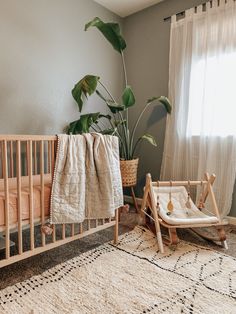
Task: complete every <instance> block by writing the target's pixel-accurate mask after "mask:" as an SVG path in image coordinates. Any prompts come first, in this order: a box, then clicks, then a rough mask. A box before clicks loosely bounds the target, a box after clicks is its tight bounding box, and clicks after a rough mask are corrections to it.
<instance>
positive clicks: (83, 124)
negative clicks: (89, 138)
mask: <svg viewBox="0 0 236 314" xmlns="http://www.w3.org/2000/svg"><path fill="white" fill-rule="evenodd" d="M99 115H100V112H96V113H89V114H83V115H81V116H80V118H79V120H76V121H73V122H71V123H70V124H69V126H68V128H67V134H71V133H72V134H82V133H88V132H89V129H90V127H91V126H92V125H93V124H94V123H96V122H97V121H98V119H99Z"/></svg>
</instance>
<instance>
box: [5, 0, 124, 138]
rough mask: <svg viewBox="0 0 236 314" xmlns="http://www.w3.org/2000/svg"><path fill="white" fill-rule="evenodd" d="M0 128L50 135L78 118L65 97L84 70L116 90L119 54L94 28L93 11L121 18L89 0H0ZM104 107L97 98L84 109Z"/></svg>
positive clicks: (115, 91)
mask: <svg viewBox="0 0 236 314" xmlns="http://www.w3.org/2000/svg"><path fill="white" fill-rule="evenodd" d="M0 7H1V10H0V47H1V53H0V108H1V111H0V133H18V134H55V133H58V132H61V131H62V128H63V127H64V126H65V124H66V123H67V122H69V121H72V120H75V119H76V118H77V117H78V113H77V112H78V111H77V106H76V104H75V103H74V100H73V98H72V96H71V89H72V88H73V86H74V84H75V83H76V82H77V81H78V80H79V79H80V78H81V77H82V76H83V75H85V74H88V73H90V74H93V73H94V74H98V75H100V76H101V77H103V78H104V82H106V83H107V85H108V86H109V87H110V88H111V90H112V91H113V93H114V94H115V95H117V94H118V92H119V91H120V88H121V84H122V76H121V74H120V72H119V69H120V59H119V56H118V54H117V53H115V52H114V51H113V49H112V47H110V46H109V44H108V43H107V42H106V41H105V40H104V39H103V38H102V36H101V34H99V33H98V32H97V31H96V30H95V29H94V30H92V29H91V30H89V31H88V32H84V25H85V23H86V22H88V21H89V20H90V19H92V18H94V17H95V16H99V17H101V18H103V19H105V20H114V21H118V22H120V21H121V20H120V19H119V18H118V17H117V16H116V15H114V14H112V13H111V12H109V11H108V10H106V9H104V8H103V7H101V6H100V5H98V4H97V3H95V2H93V1H92V0H69V1H68V0H50V1H49V0H40V1H38V0H20V1H19V0H0ZM101 108H104V106H103V105H102V104H101V102H100V101H99V100H98V99H97V98H92V99H91V100H89V104H88V108H87V111H91V110H94V111H95V112H96V111H99V109H101Z"/></svg>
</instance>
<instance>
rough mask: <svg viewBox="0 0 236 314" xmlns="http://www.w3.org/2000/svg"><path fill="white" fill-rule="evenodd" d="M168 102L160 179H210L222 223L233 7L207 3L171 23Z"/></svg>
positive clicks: (230, 155) (228, 184)
mask: <svg viewBox="0 0 236 314" xmlns="http://www.w3.org/2000/svg"><path fill="white" fill-rule="evenodd" d="M169 98H170V100H171V101H172V103H173V105H174V110H173V113H172V114H171V115H170V116H169V117H168V121H167V126H166V138H165V149H164V154H163V161H162V169H161V178H162V179H167V180H169V179H172V180H174V179H196V178H198V179H200V178H202V177H203V174H204V172H206V171H208V172H210V173H215V174H216V176H217V178H216V182H215V184H214V185H215V186H214V190H215V193H216V198H217V201H218V206H219V209H220V212H221V215H222V217H223V216H226V215H227V214H228V213H229V211H230V207H231V203H232V193H233V188H234V182H235V174H236V2H235V1H233V0H227V3H225V0H221V1H220V2H219V3H218V1H217V0H216V1H212V7H211V6H210V3H209V2H208V3H207V4H206V7H205V10H204V11H203V7H202V6H199V7H198V8H197V12H195V9H190V10H188V11H186V15H185V18H184V19H182V20H179V21H176V17H172V21H171V41H170V71H169Z"/></svg>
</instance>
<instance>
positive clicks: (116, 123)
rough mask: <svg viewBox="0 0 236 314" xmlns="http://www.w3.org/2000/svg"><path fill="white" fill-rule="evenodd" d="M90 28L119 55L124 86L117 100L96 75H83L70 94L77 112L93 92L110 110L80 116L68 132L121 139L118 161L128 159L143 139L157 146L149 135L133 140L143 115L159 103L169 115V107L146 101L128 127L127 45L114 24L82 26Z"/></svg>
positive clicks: (164, 99) (162, 98) (130, 97)
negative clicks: (113, 136) (107, 112)
mask: <svg viewBox="0 0 236 314" xmlns="http://www.w3.org/2000/svg"><path fill="white" fill-rule="evenodd" d="M91 27H95V28H97V29H98V30H99V31H100V32H101V33H102V34H103V36H104V37H105V38H106V39H107V40H108V42H109V43H110V44H111V45H112V47H113V48H114V49H115V50H116V51H117V53H119V54H120V56H121V64H122V69H123V72H124V85H125V86H124V90H123V92H122V97H121V99H122V100H121V101H118V100H117V99H115V98H114V97H113V95H112V94H111V92H110V91H109V90H108V88H107V87H106V86H105V85H104V83H103V82H102V80H101V78H100V77H99V76H97V75H91V74H89V75H86V76H85V77H83V78H82V79H81V80H80V81H79V82H78V83H76V84H75V86H74V88H73V90H72V95H73V97H74V99H75V101H76V102H77V104H78V108H79V112H82V110H83V107H84V106H85V100H86V98H87V97H88V96H91V95H92V94H94V93H96V94H97V96H98V97H99V98H101V99H102V100H103V101H104V103H105V105H106V106H107V107H108V108H109V111H110V114H102V113H100V112H95V113H89V114H82V115H80V118H79V119H78V120H76V121H73V122H71V123H70V124H69V125H68V127H67V133H68V134H69V133H72V134H81V133H87V132H90V131H94V132H100V133H103V134H112V135H116V136H118V137H119V140H120V141H119V143H120V157H121V159H125V160H131V159H133V158H134V156H135V152H136V149H137V147H138V145H139V144H140V143H141V142H142V141H143V140H146V141H148V142H149V143H150V144H152V145H154V146H156V145H157V144H156V141H155V139H154V137H153V136H152V135H150V134H144V135H143V136H141V137H139V138H138V139H136V138H135V132H136V130H137V128H138V125H139V122H140V119H141V118H142V116H143V114H144V112H145V111H146V110H147V108H148V107H149V106H150V105H152V104H153V103H155V102H159V103H161V104H162V105H163V106H164V107H165V109H166V111H167V112H168V113H170V112H171V104H170V102H169V100H168V99H167V97H165V96H160V97H152V98H150V99H148V100H147V102H146V104H145V105H144V107H143V108H142V109H141V112H140V114H139V115H138V118H137V121H136V123H135V124H134V126H133V127H132V128H130V123H129V108H131V107H133V106H134V105H135V96H134V93H133V91H132V88H131V86H130V85H129V84H128V78H127V72H126V65H125V59H124V50H125V48H126V42H125V40H124V38H123V37H122V35H121V30H120V26H119V24H117V23H104V22H103V21H102V20H101V19H100V18H98V17H96V18H94V19H93V20H92V21H90V22H89V23H87V24H86V25H85V31H87V30H88V29H89V28H91Z"/></svg>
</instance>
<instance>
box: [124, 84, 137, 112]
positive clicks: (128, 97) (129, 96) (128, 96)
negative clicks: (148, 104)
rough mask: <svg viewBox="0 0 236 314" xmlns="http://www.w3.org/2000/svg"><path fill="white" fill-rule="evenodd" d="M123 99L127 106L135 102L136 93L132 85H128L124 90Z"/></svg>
mask: <svg viewBox="0 0 236 314" xmlns="http://www.w3.org/2000/svg"><path fill="white" fill-rule="evenodd" d="M122 100H123V104H124V106H125V108H129V107H131V106H133V105H134V104H135V97H134V93H133V91H132V89H131V87H130V86H127V87H126V88H125V90H124V92H123V95H122Z"/></svg>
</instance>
